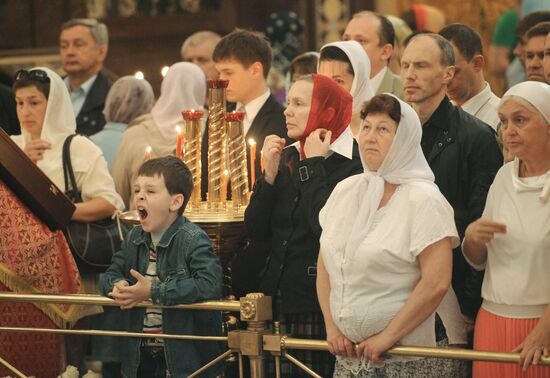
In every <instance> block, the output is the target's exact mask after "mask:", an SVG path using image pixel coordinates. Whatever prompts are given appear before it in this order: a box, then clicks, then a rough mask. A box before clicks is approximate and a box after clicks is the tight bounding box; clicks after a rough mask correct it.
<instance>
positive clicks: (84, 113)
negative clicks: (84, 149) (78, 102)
mask: <svg viewBox="0 0 550 378" xmlns="http://www.w3.org/2000/svg"><path fill="white" fill-rule="evenodd" d="M110 88H111V83H110V82H109V79H107V77H106V76H105V75H103V74H102V73H101V72H99V73H98V74H97V78H96V79H95V81H94V84H93V85H92V87H91V88H90V92H89V93H88V96H86V100H85V101H84V105H82V109H81V110H80V113H78V115H77V116H76V132H77V133H78V134H82V135H92V134H95V133H97V132H99V131H101V130H102V129H103V126H105V117H104V116H103V108H104V107H105V98H106V97H107V93H108V92H109V89H110Z"/></svg>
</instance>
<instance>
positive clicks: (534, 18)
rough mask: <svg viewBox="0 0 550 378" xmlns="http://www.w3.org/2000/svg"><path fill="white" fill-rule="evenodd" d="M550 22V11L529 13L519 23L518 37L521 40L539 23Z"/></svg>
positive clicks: (517, 28)
mask: <svg viewBox="0 0 550 378" xmlns="http://www.w3.org/2000/svg"><path fill="white" fill-rule="evenodd" d="M543 21H550V11H538V12H533V13H529V14H528V15H527V16H525V17H523V18H522V19H521V20H519V22H518V26H517V27H516V35H517V36H518V38H520V39H521V37H523V36H524V35H525V34H526V33H527V31H528V30H529V29H531V28H532V27H533V26H535V25H536V24H538V23H539V22H543Z"/></svg>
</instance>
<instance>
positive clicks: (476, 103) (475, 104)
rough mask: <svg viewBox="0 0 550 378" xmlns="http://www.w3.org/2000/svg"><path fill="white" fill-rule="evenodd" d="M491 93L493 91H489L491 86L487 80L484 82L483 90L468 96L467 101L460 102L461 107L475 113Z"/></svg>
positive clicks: (488, 98) (489, 97)
mask: <svg viewBox="0 0 550 378" xmlns="http://www.w3.org/2000/svg"><path fill="white" fill-rule="evenodd" d="M492 94H493V92H492V91H491V86H490V85H489V83H488V82H485V87H484V88H483V90H482V91H481V92H479V93H478V94H476V95H475V96H473V97H470V98H469V99H468V101H466V102H465V103H464V104H462V106H461V108H462V109H463V110H465V111H466V112H468V113H470V114H476V113H477V112H478V111H479V109H481V107H482V106H483V105H485V103H486V102H487V101H489V100H490V99H491V95H492Z"/></svg>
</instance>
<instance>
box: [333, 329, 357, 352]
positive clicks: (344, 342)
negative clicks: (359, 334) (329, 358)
mask: <svg viewBox="0 0 550 378" xmlns="http://www.w3.org/2000/svg"><path fill="white" fill-rule="evenodd" d="M327 342H328V351H329V352H330V353H332V354H333V355H335V356H344V357H353V356H354V351H353V349H354V348H353V343H352V342H351V341H350V340H349V339H348V338H347V337H346V336H344V334H343V333H342V332H340V330H339V329H338V327H336V326H334V327H330V328H328V327H327Z"/></svg>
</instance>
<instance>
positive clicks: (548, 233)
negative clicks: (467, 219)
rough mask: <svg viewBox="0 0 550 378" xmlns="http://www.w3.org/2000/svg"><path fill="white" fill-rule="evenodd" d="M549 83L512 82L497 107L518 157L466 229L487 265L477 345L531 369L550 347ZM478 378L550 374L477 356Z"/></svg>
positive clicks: (474, 252)
mask: <svg viewBox="0 0 550 378" xmlns="http://www.w3.org/2000/svg"><path fill="white" fill-rule="evenodd" d="M548 104H550V86H549V85H548V84H546V83H540V82H534V81H527V82H523V83H520V84H517V85H515V86H513V87H512V88H510V89H509V90H508V91H507V92H506V93H505V94H504V96H503V97H502V99H501V101H500V105H499V108H498V113H499V118H500V122H501V130H502V138H503V143H504V146H505V148H506V149H508V151H509V152H510V154H511V155H513V156H515V158H514V160H513V161H511V162H509V163H507V164H505V165H504V166H503V167H502V168H501V169H500V170H499V171H498V173H497V175H496V177H495V180H494V182H493V185H491V188H490V189H489V194H488V196H487V202H486V205H485V210H484V212H483V215H482V217H481V218H480V219H478V220H477V221H475V222H473V223H472V224H470V225H469V226H468V228H467V229H466V235H465V238H464V241H463V249H462V251H463V253H464V256H465V257H466V259H467V261H468V262H469V263H470V265H472V267H474V268H475V269H478V270H482V269H485V277H484V280H483V286H482V292H481V295H482V297H483V304H482V306H481V309H480V310H479V313H478V315H477V318H476V324H475V331H474V347H475V349H483V350H491V351H499V352H511V351H512V350H514V348H515V351H520V352H521V362H520V364H522V365H523V367H524V369H527V367H529V365H530V364H531V363H537V362H538V361H539V359H540V357H541V355H545V356H548V354H549V351H550V307H549V304H550V279H549V278H548V273H549V272H550V201H549V200H548V199H549V196H550V108H549V107H548ZM473 373H474V377H489V378H490V377H520V376H521V377H524V376H528V377H543V376H544V377H548V376H550V367H540V366H537V367H532V368H530V369H529V371H528V372H527V375H522V372H521V369H520V366H517V365H511V364H496V363H487V362H474V370H473Z"/></svg>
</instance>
